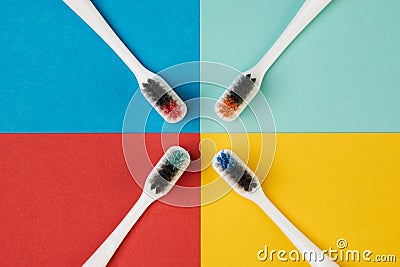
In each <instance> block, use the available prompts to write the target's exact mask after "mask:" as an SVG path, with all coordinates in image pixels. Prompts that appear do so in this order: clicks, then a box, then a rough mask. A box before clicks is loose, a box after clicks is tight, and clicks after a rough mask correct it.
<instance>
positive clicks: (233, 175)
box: [212, 149, 260, 193]
mask: <svg viewBox="0 0 400 267" xmlns="http://www.w3.org/2000/svg"><path fill="white" fill-rule="evenodd" d="M212 166H213V168H214V169H215V171H216V172H217V173H218V174H219V175H220V176H221V177H222V178H223V179H224V180H225V181H226V182H227V183H228V184H229V185H230V186H231V187H233V188H234V189H235V190H236V191H238V192H240V193H245V192H252V191H253V190H255V189H256V188H257V187H258V185H259V184H260V182H259V180H258V178H257V176H256V175H255V174H254V173H253V171H252V170H250V168H249V167H248V166H247V165H246V164H245V163H244V162H243V161H242V160H241V159H240V158H239V157H238V156H237V155H236V154H235V153H234V152H233V151H232V150H229V149H223V150H221V151H219V152H218V153H217V154H216V155H215V156H214V160H213V163H212Z"/></svg>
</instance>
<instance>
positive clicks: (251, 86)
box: [215, 0, 332, 121]
mask: <svg viewBox="0 0 400 267" xmlns="http://www.w3.org/2000/svg"><path fill="white" fill-rule="evenodd" d="M331 1H332V0H306V1H305V2H304V4H303V6H302V7H301V8H300V10H299V11H298V12H297V14H296V16H295V17H294V18H293V19H292V21H291V22H290V24H289V25H288V27H287V28H286V29H285V31H284V32H283V33H282V35H281V36H280V37H279V38H278V40H277V41H276V42H275V43H274V45H273V46H272V47H271V48H270V49H269V50H268V52H267V53H266V54H265V55H264V56H263V58H262V59H261V60H260V61H259V62H258V63H257V64H256V65H255V66H254V67H252V68H251V69H249V70H246V71H245V72H243V73H242V74H240V75H239V76H238V77H236V78H235V80H234V81H233V82H232V83H231V84H230V85H229V87H228V89H226V90H225V92H224V93H223V94H222V95H221V97H220V98H219V99H218V101H217V103H216V104H215V112H216V113H217V115H218V116H219V117H220V118H221V119H222V120H225V121H233V120H235V119H236V118H237V117H238V116H239V115H240V113H241V112H242V111H243V110H244V109H245V108H246V106H247V105H248V104H249V103H250V101H251V100H252V99H253V98H254V96H255V95H256V94H257V92H258V91H259V88H260V85H261V82H262V80H263V77H264V75H265V73H266V72H267V71H268V69H269V68H270V67H271V66H272V64H274V62H275V61H276V60H277V59H278V57H279V56H280V55H281V54H282V53H283V51H285V49H286V48H287V47H288V46H289V45H290V43H291V42H292V41H293V40H294V39H295V38H296V37H297V36H298V35H299V34H300V33H301V32H302V31H303V29H304V28H305V27H307V25H308V24H310V23H311V21H312V20H313V19H314V18H315V17H316V16H317V15H318V14H319V13H320V12H321V11H322V10H323V9H324V8H325V7H326V6H327V5H328V4H329V3H330V2H331Z"/></svg>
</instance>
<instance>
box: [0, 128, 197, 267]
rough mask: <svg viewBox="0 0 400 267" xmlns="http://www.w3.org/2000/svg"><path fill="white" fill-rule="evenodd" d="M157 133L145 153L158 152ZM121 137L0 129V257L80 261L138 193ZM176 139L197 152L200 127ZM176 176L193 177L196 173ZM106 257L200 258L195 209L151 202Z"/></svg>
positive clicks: (192, 262) (37, 262)
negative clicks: (116, 247)
mask: <svg viewBox="0 0 400 267" xmlns="http://www.w3.org/2000/svg"><path fill="white" fill-rule="evenodd" d="M156 135H157V134H152V136H153V137H151V138H149V139H151V140H153V141H152V142H153V143H151V144H150V145H148V149H149V150H150V151H149V154H150V157H151V159H152V161H157V159H158V158H160V157H161V155H162V153H163V152H162V148H161V144H160V138H155V137H156ZM121 138H122V137H121V134H0V147H1V154H0V177H1V204H0V205H1V224H0V236H1V238H0V242H1V243H0V246H1V250H0V265H2V266H27V265H29V266H44V265H46V266H76V265H81V264H83V263H84V261H85V260H86V259H87V258H88V257H89V256H90V255H91V253H93V252H94V251H95V250H96V249H97V247H98V246H99V245H100V244H101V243H102V242H103V240H104V239H105V238H106V237H107V236H108V235H109V234H110V233H111V231H112V230H113V229H114V228H115V227H116V226H117V225H118V223H119V222H120V221H121V220H122V218H123V217H124V216H125V214H126V213H127V212H128V210H129V209H130V208H131V207H132V206H133V205H134V203H135V202H136V200H137V199H138V197H139V195H140V193H141V189H140V188H139V187H138V185H137V184H136V183H135V181H134V180H133V179H132V177H131V175H130V173H129V171H128V168H127V166H126V163H125V160H124V155H123V151H122V146H121ZM138 138H139V137H138ZM146 139H147V138H146ZM179 142H180V145H182V146H183V147H184V148H186V149H188V150H189V152H190V154H191V157H192V158H193V159H195V158H198V157H199V150H198V144H199V134H180V138H179ZM138 165H139V166H140V162H138ZM181 179H182V180H183V181H182V182H183V183H184V184H192V185H198V184H199V183H200V173H185V174H184V176H182V178H181ZM187 181H190V182H187ZM110 265H111V266H133V265H134V266H196V265H197V266H199V265H200V209H199V208H198V207H196V208H180V207H173V206H169V205H166V204H164V203H161V202H156V203H153V204H152V205H151V206H150V207H149V209H148V210H147V211H146V212H145V213H144V215H143V216H142V217H141V219H140V220H139V221H138V222H137V224H136V225H135V226H134V228H133V229H132V231H131V232H130V233H129V234H128V236H127V237H126V239H125V240H124V242H123V243H122V244H121V246H120V248H119V249H118V251H117V252H116V254H115V255H114V257H113V258H112V260H111V261H110Z"/></svg>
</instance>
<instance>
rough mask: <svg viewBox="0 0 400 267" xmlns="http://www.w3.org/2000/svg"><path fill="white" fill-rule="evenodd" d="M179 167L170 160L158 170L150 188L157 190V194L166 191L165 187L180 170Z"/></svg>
mask: <svg viewBox="0 0 400 267" xmlns="http://www.w3.org/2000/svg"><path fill="white" fill-rule="evenodd" d="M178 170H179V169H178V168H177V167H175V166H174V165H173V164H171V163H170V162H169V161H168V160H167V161H166V163H165V164H164V165H163V166H162V167H161V168H160V169H158V170H157V175H155V176H154V177H153V178H152V180H151V181H150V182H151V186H150V189H151V190H153V189H155V190H156V194H158V193H160V192H162V191H164V189H165V188H166V187H167V186H168V183H169V182H171V180H172V178H173V177H174V176H175V175H176V173H177V172H178Z"/></svg>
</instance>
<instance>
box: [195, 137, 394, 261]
mask: <svg viewBox="0 0 400 267" xmlns="http://www.w3.org/2000/svg"><path fill="white" fill-rule="evenodd" d="M232 136H234V138H233V139H236V140H242V142H235V145H234V146H233V150H234V151H235V152H236V153H237V154H238V155H239V156H241V157H242V156H243V155H246V153H247V151H248V148H249V146H250V148H251V149H254V150H252V152H251V153H249V161H248V164H249V166H250V168H252V169H253V170H254V169H256V167H257V165H258V160H259V157H260V154H259V152H257V150H258V151H260V149H262V145H261V142H262V140H263V139H264V141H265V138H263V137H260V136H261V134H247V135H246V134H229V135H228V134H222V133H221V134H219V133H215V134H201V139H202V140H203V142H202V146H201V150H202V159H203V158H204V163H203V160H202V163H203V167H204V168H206V169H205V170H204V171H203V172H202V183H203V184H209V183H210V182H211V181H213V180H215V179H217V178H218V177H217V174H216V173H215V172H214V171H213V169H212V167H210V166H209V160H210V159H211V158H212V156H213V155H214V153H215V151H216V150H219V149H222V148H231V147H232V146H231V144H230V143H231V142H232V141H231V140H232ZM230 138H231V139H230ZM268 138H270V137H267V139H268ZM204 140H206V141H204ZM212 141H213V142H214V143H215V147H213V145H212V144H211V142H212ZM247 142H248V143H247ZM240 143H241V145H240ZM238 144H239V145H238ZM276 144H277V146H276V154H275V159H274V161H273V164H272V168H271V170H270V173H269V174H268V177H267V179H266V180H265V181H264V183H263V190H264V192H265V193H266V195H267V196H268V197H269V198H270V199H271V201H272V202H273V203H274V204H275V205H276V206H277V207H278V208H279V209H280V210H281V211H282V212H283V213H284V214H285V215H286V216H287V217H288V218H289V219H290V220H291V221H292V222H293V223H294V224H295V225H296V226H297V227H298V228H299V229H300V230H301V231H302V232H303V233H304V234H305V235H306V236H308V237H309V238H310V239H311V240H312V241H313V242H314V243H315V244H316V245H317V246H318V247H320V248H321V249H328V248H329V247H332V248H333V249H337V246H336V241H337V239H339V238H345V239H346V240H347V242H348V248H347V249H358V250H360V251H363V250H366V249H369V250H371V251H372V252H373V253H374V254H373V256H374V255H376V254H395V255H396V256H397V263H385V264H384V263H381V264H377V263H366V262H360V263H353V262H344V263H341V262H338V263H339V264H340V265H341V266H377V265H379V266H399V265H400V264H399V262H400V248H399V245H400V229H399V226H400V215H399V208H398V205H399V203H400V134H352V133H349V134H318V133H298V134H289V133H279V134H277V135H276ZM265 145H266V144H265V143H264V147H265ZM264 149H265V148H264ZM267 150H268V149H267ZM260 164H261V165H262V164H263V162H262V161H260ZM266 165H268V162H267V163H266ZM260 178H262V177H260ZM207 194H212V192H211V193H210V192H208V191H203V192H202V198H203V199H207V197H208V196H207ZM265 245H267V246H268V247H269V249H275V250H280V249H284V250H287V251H290V250H292V249H294V247H293V245H292V244H291V243H290V241H289V240H288V239H287V238H286V237H285V236H284V235H283V233H282V232H280V230H279V228H277V227H276V226H275V225H274V224H273V222H272V221H270V219H269V218H268V217H267V216H266V215H265V214H264V213H263V212H262V211H261V210H260V209H259V208H258V207H257V206H256V205H255V204H253V203H251V202H250V201H248V200H246V199H244V198H242V197H240V196H239V195H237V194H236V193H235V192H232V191H231V192H229V193H228V194H227V195H225V196H224V197H222V198H220V199H219V200H217V201H214V202H212V203H211V204H208V205H203V206H202V208H201V254H202V256H201V258H202V266H258V265H259V266H271V265H272V266H308V264H307V263H298V264H295V263H291V264H287V263H286V264H285V263H282V262H278V261H274V262H272V263H271V262H270V261H268V260H267V261H265V262H261V261H259V260H258V259H257V252H258V251H259V250H260V249H263V247H264V246H265Z"/></svg>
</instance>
